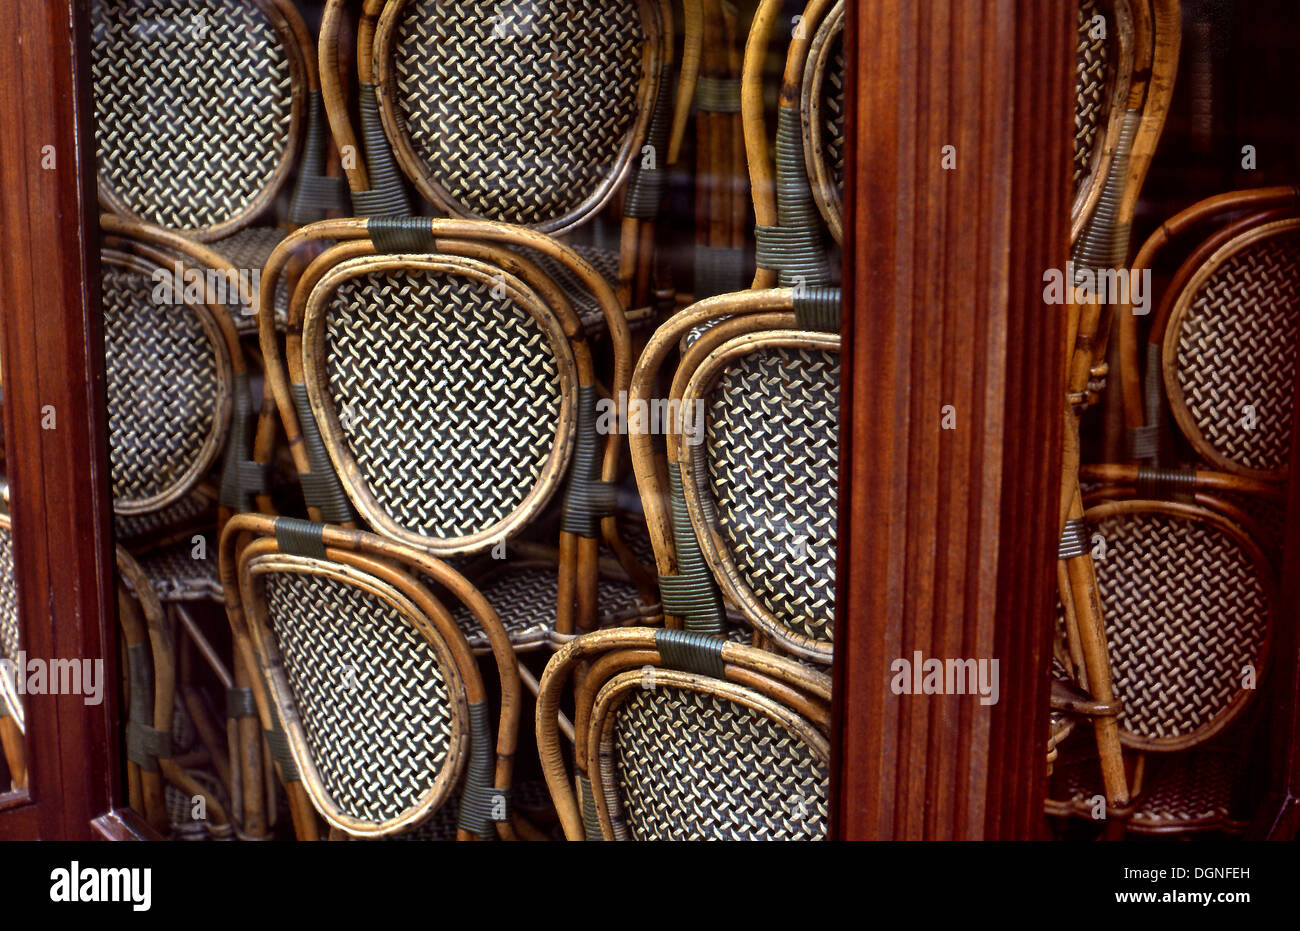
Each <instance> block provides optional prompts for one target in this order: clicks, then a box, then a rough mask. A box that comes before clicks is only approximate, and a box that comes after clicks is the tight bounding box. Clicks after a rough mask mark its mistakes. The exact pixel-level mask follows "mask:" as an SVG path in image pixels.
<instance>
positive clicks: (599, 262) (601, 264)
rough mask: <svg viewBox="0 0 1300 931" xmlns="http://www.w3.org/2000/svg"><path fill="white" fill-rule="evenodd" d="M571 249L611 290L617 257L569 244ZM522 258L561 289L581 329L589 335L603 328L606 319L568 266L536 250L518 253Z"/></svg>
mask: <svg viewBox="0 0 1300 931" xmlns="http://www.w3.org/2000/svg"><path fill="white" fill-rule="evenodd" d="M569 245H570V247H571V248H572V249H573V251H574V252H576V253H578V255H580V256H582V258H584V259H586V260H587V261H588V262H589V263H591V266H592V267H593V268H595V269H596V271H598V272H600V275H601V277H602V278H604V279H605V280H606V281H607V282H609V284H610V287H613V286H614V284H615V283H616V282H617V281H618V253H617V252H615V251H613V250H610V249H602V248H600V247H599V246H583V245H575V244H572V243H570V244H569ZM518 251H519V252H520V253H522V254H523V255H525V256H527V257H528V258H530V259H532V260H533V261H534V262H536V263H537V264H538V265H540V266H541V267H542V270H543V271H544V272H546V274H548V275H549V276H550V277H551V278H553V279H554V280H555V283H556V284H558V285H559V286H560V290H562V291H563V292H564V294H565V296H566V297H567V298H568V299H569V300H570V301H571V302H572V303H573V310H574V312H575V313H577V315H578V317H579V319H581V320H582V326H583V328H584V329H585V330H586V331H587V332H588V333H594V332H599V331H601V330H603V329H604V328H605V315H604V313H602V312H601V309H600V304H599V303H598V302H597V301H596V298H595V295H593V294H592V293H591V292H590V291H589V290H587V286H586V285H585V284H583V283H582V281H581V280H580V279H579V278H578V276H577V275H575V274H574V273H573V272H572V271H571V270H570V269H569V267H568V266H567V265H565V264H563V263H562V262H558V261H556V260H555V259H553V258H551V257H550V256H549V255H543V254H542V253H540V252H538V251H536V250H535V249H526V248H521V249H519V250H518Z"/></svg>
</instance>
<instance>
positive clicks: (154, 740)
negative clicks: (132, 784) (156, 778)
mask: <svg viewBox="0 0 1300 931" xmlns="http://www.w3.org/2000/svg"><path fill="white" fill-rule="evenodd" d="M171 755H172V735H171V733H170V732H168V731H160V730H158V729H157V728H155V727H149V726H148V725H146V724H141V723H140V722H139V721H127V722H126V758H127V759H128V760H130V761H131V762H132V763H135V764H137V765H138V766H139V767H140V768H141V769H142V770H144V771H145V772H149V773H153V772H157V771H158V759H159V758H160V757H161V758H162V759H164V760H166V759H170V758H171Z"/></svg>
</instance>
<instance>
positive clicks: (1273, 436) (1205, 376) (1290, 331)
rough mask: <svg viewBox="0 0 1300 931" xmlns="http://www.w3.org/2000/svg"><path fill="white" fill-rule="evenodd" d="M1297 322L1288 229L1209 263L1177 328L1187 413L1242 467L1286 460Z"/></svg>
mask: <svg viewBox="0 0 1300 931" xmlns="http://www.w3.org/2000/svg"><path fill="white" fill-rule="evenodd" d="M1297 325H1300V233H1297V232H1288V233H1285V234H1282V235H1279V236H1271V237H1269V238H1267V239H1262V240H1257V241H1256V242H1254V243H1251V244H1250V245H1247V246H1246V247H1245V248H1243V249H1241V250H1240V251H1238V252H1237V253H1235V254H1234V255H1233V256H1231V257H1230V258H1229V259H1228V260H1227V261H1226V262H1224V263H1223V264H1222V265H1220V266H1219V267H1218V268H1217V269H1215V271H1214V273H1213V274H1212V275H1211V276H1210V277H1209V279H1208V280H1207V281H1206V282H1205V284H1204V285H1203V286H1202V287H1201V289H1200V291H1199V292H1198V293H1197V295H1196V297H1195V298H1194V299H1193V301H1192V304H1191V306H1190V307H1189V308H1188V311H1187V315H1186V317H1185V318H1184V319H1183V324H1182V327H1181V329H1180V330H1179V334H1178V383H1179V385H1180V386H1181V388H1182V391H1183V396H1184V399H1185V400H1186V403H1187V407H1188V409H1189V410H1190V411H1191V414H1192V418H1193V420H1194V421H1195V422H1196V424H1197V426H1198V427H1199V428H1200V430H1201V433H1202V434H1203V435H1204V437H1205V439H1206V440H1207V441H1208V442H1209V443H1210V445H1211V446H1212V447H1213V448H1214V449H1216V450H1217V451H1218V452H1220V453H1221V454H1222V455H1224V456H1225V457H1227V458H1228V459H1230V460H1232V461H1233V462H1236V463H1239V464H1240V465H1243V466H1246V467H1247V468H1251V469H1261V470H1266V471H1273V470H1276V469H1281V468H1283V467H1284V466H1285V465H1286V463H1287V457H1288V455H1289V451H1290V446H1291V423H1292V413H1293V412H1292V409H1291V408H1292V402H1293V397H1292V394H1293V392H1294V390H1295V356H1296V327H1297ZM1247 405H1250V406H1251V407H1253V410H1254V416H1253V424H1251V420H1250V417H1249V412H1247V410H1246V407H1247ZM1247 424H1250V426H1249V427H1248V426H1247Z"/></svg>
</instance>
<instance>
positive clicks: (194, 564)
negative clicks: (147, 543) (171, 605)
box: [137, 535, 223, 601]
mask: <svg viewBox="0 0 1300 931" xmlns="http://www.w3.org/2000/svg"><path fill="white" fill-rule="evenodd" d="M197 546H198V544H196V543H193V542H192V541H191V540H190V539H186V540H183V541H181V542H180V543H176V544H173V545H171V546H165V547H162V548H161V549H156V550H152V551H150V552H149V553H147V554H145V555H143V556H140V557H139V559H138V560H137V561H138V562H139V564H140V569H141V571H143V572H144V574H145V577H146V578H148V579H149V584H150V585H152V586H153V590H154V592H156V593H157V595H158V599H159V600H160V601H201V600H209V599H210V600H213V601H221V600H222V597H223V596H222V588H221V579H220V577H219V576H218V573H217V558H218V550H217V540H216V538H215V537H213V536H210V535H208V536H205V539H204V543H203V549H202V550H201V553H202V557H203V558H196V557H195V551H196V548H197Z"/></svg>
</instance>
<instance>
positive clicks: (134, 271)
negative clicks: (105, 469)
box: [103, 253, 231, 514]
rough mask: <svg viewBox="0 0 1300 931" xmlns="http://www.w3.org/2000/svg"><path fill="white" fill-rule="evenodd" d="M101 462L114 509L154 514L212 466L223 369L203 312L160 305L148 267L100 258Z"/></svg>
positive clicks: (219, 346) (218, 439) (225, 379)
mask: <svg viewBox="0 0 1300 931" xmlns="http://www.w3.org/2000/svg"><path fill="white" fill-rule="evenodd" d="M103 267H104V271H103V295H104V345H105V370H106V392H107V394H108V430H109V453H110V454H109V462H110V465H111V469H112V478H111V488H112V493H113V501H114V508H115V510H116V511H118V512H119V513H123V514H132V513H139V512H142V511H152V510H157V509H159V508H160V507H162V506H163V505H166V504H170V503H171V502H172V501H174V500H176V499H177V498H178V497H180V495H182V494H184V493H185V492H187V491H188V490H189V489H190V488H191V487H193V485H194V483H195V482H197V481H198V479H199V478H200V477H202V475H203V474H204V473H205V472H206V470H207V469H208V467H209V466H211V465H212V463H213V462H214V461H215V460H216V457H217V454H218V453H219V451H220V449H221V444H222V442H223V440H224V433H225V430H226V428H227V424H226V422H225V420H224V418H223V416H222V415H223V413H224V411H223V410H222V397H223V395H228V394H229V392H230V391H231V387H230V379H231V375H230V366H229V361H228V359H227V357H226V352H225V346H224V344H223V343H222V340H221V338H220V335H219V334H218V332H217V327H216V324H215V322H213V321H212V319H211V316H210V315H209V314H208V312H207V308H206V307H203V306H201V305H196V304H186V305H182V306H176V305H170V304H159V303H157V302H155V301H154V300H153V298H152V295H153V292H154V287H155V284H154V281H153V280H152V278H151V277H150V273H151V269H150V268H149V267H148V266H146V265H144V264H142V263H141V262H139V261H138V260H135V259H133V258H132V257H129V256H126V255H123V254H120V253H118V254H114V253H107V254H105V256H104V258H103Z"/></svg>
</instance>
